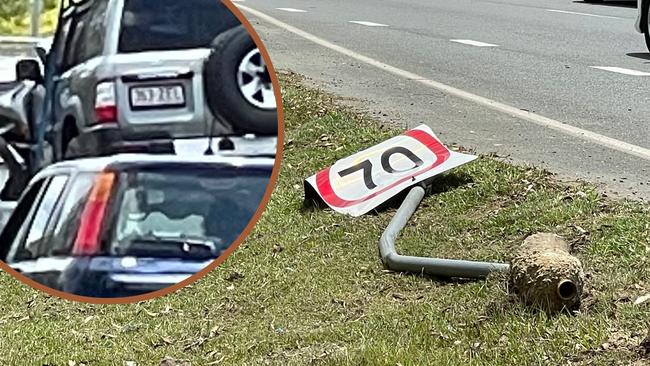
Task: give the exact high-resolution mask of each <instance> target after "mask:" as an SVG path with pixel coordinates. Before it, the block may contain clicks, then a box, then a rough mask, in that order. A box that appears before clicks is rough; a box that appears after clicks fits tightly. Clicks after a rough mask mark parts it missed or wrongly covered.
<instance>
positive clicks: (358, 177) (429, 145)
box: [306, 125, 476, 216]
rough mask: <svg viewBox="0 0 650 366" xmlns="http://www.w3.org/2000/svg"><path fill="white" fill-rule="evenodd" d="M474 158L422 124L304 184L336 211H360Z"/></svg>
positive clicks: (354, 156) (318, 174)
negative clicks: (451, 147) (448, 144)
mask: <svg viewBox="0 0 650 366" xmlns="http://www.w3.org/2000/svg"><path fill="white" fill-rule="evenodd" d="M474 159H476V156H473V155H467V154H461V153H458V152H454V151H451V150H449V149H447V148H446V147H445V146H444V145H443V144H442V142H440V140H438V138H437V137H436V135H435V134H434V133H433V131H431V129H430V128H429V127H428V126H426V125H420V126H419V127H417V128H415V129H412V130H410V131H407V132H406V133H404V134H403V135H401V136H396V137H393V138H391V139H389V140H386V141H384V142H382V143H380V144H378V145H375V146H373V147H371V148H368V149H366V150H363V151H361V152H358V153H356V154H354V155H352V156H349V157H347V158H344V159H341V160H339V161H337V162H336V163H334V165H332V166H331V167H329V168H326V169H323V170H321V171H320V172H318V173H316V174H315V175H313V176H311V177H309V178H307V180H306V183H307V185H308V186H311V187H312V188H313V189H314V190H315V191H316V193H317V194H318V196H319V197H320V198H321V199H322V200H323V201H324V202H325V203H326V204H327V205H328V206H329V207H331V208H332V209H333V210H334V211H336V212H339V213H344V214H348V215H351V216H361V215H363V214H365V213H367V212H369V211H371V210H372V209H374V208H376V207H377V206H379V205H380V204H382V203H383V202H386V201H387V200H388V199H390V198H391V197H393V196H395V195H397V194H399V193H400V192H402V191H403V190H405V189H406V188H409V187H412V186H414V185H416V184H417V183H420V182H422V181H424V180H426V179H429V178H431V177H433V176H436V175H438V174H441V173H444V172H446V171H449V170H451V169H453V168H456V167H458V166H461V165H463V164H466V163H468V162H470V161H472V160H474ZM307 185H306V187H307Z"/></svg>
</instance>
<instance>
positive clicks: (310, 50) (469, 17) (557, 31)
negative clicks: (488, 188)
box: [236, 0, 650, 200]
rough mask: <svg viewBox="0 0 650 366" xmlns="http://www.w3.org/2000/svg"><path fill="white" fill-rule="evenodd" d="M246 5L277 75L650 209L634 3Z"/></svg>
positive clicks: (647, 67)
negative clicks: (282, 72)
mask: <svg viewBox="0 0 650 366" xmlns="http://www.w3.org/2000/svg"><path fill="white" fill-rule="evenodd" d="M236 3H237V4H238V5H239V6H240V7H241V9H242V10H243V11H244V14H246V16H248V17H249V19H251V21H252V22H253V25H254V26H255V27H256V29H257V31H258V33H260V35H261V37H262V38H263V40H264V41H265V43H266V46H267V48H268V49H269V51H270V54H271V58H272V60H273V63H274V66H275V67H276V68H277V69H288V70H293V71H295V72H298V73H301V74H304V75H306V76H308V77H309V78H310V79H311V80H312V81H313V82H314V83H315V84H318V85H320V86H322V87H324V88H325V89H326V90H328V91H331V92H334V93H336V94H339V95H341V96H343V97H346V98H354V99H352V101H351V103H352V104H353V105H355V106H357V107H359V108H362V109H364V110H366V111H368V112H369V113H372V114H374V115H378V116H380V117H382V118H384V119H385V120H388V121H392V122H394V123H397V124H399V125H403V126H405V127H406V126H409V127H410V126H415V125H417V124H420V123H422V122H424V123H427V124H428V125H430V126H431V127H432V128H433V129H434V131H435V132H436V133H437V134H438V135H439V136H440V137H441V138H442V139H443V141H445V142H446V143H447V144H452V143H458V144H461V145H464V146H467V147H470V148H474V149H476V150H477V151H479V152H481V153H493V152H494V153H497V154H498V155H500V156H507V157H509V158H510V159H512V160H513V161H515V162H517V163H529V164H534V165H539V166H542V167H545V168H548V169H549V170H550V171H552V172H555V173H558V175H559V176H560V177H561V178H563V179H567V180H572V179H576V178H578V179H587V180H589V181H592V182H595V183H599V184H600V185H601V187H602V188H603V190H605V191H607V192H610V193H615V194H619V195H623V196H626V197H631V198H635V197H636V198H641V199H644V200H650V176H649V172H650V154H649V152H650V128H648V127H649V124H648V120H649V116H650V103H648V101H649V97H648V95H649V94H648V93H647V87H648V83H649V82H650V55H648V53H647V50H646V48H645V44H644V41H643V36H642V35H641V34H637V33H636V32H635V30H634V20H635V17H636V7H635V6H636V4H635V2H605V3H602V4H599V5H592V4H587V3H583V2H582V1H571V0H546V1H543V2H540V1H532V0H502V1H498V0H495V1H492V0H455V1H441V0H385V1H375V0H357V1H334V0H329V1H326V0H241V1H236ZM249 9H253V11H252V12H251V11H250V10H249ZM269 17H271V18H272V19H269ZM353 22H358V23H353ZM304 32H306V33H307V34H305V33H304ZM296 33H298V34H296ZM328 47H329V48H328ZM337 47H343V48H344V49H343V50H342V49H337ZM333 48H334V50H333ZM598 67H604V68H606V69H600V68H598ZM608 68H609V69H608ZM611 68H616V69H611ZM621 69H622V70H621ZM441 85H442V86H441ZM449 87H451V88H452V92H449V90H447V89H446V88H449ZM463 93H465V94H467V93H469V97H467V95H465V94H463ZM459 94H461V97H459ZM486 98H487V99H486ZM494 105H498V108H495V107H494ZM512 111H517V112H520V111H523V112H520V113H523V114H526V113H527V111H530V112H533V113H534V114H535V115H534V116H533V117H531V118H528V116H524V117H522V116H520V115H517V114H516V113H511V112H512ZM549 121H550V122H549ZM585 134H586V135H588V136H586V137H585ZM612 139H614V140H612Z"/></svg>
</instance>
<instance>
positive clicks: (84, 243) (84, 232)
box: [72, 172, 115, 255]
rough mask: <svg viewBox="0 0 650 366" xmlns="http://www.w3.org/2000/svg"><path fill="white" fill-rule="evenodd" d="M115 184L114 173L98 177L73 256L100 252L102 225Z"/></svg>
mask: <svg viewBox="0 0 650 366" xmlns="http://www.w3.org/2000/svg"><path fill="white" fill-rule="evenodd" d="M114 183H115V173H113V172H104V173H101V174H100V175H99V176H98V177H97V180H96V181H95V184H94V186H93V188H92V191H91V192H90V196H89V197H88V202H86V206H85V207H84V210H83V213H82V214H81V222H80V225H79V231H78V232H77V238H76V240H75V243H74V246H73V248H72V254H73V255H91V254H95V253H97V252H98V251H99V249H100V235H101V229H102V224H103V222H104V217H105V216H106V208H107V206H108V200H109V198H110V196H111V191H112V190H113V184H114Z"/></svg>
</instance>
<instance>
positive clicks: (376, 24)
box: [350, 20, 388, 27]
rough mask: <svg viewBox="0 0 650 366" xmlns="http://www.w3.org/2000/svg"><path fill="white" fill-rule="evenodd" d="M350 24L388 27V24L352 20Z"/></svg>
mask: <svg viewBox="0 0 650 366" xmlns="http://www.w3.org/2000/svg"><path fill="white" fill-rule="evenodd" d="M350 23H354V24H361V25H365V26H366V27H388V25H387V24H381V23H373V22H367V21H365V20H350Z"/></svg>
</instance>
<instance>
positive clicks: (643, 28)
mask: <svg viewBox="0 0 650 366" xmlns="http://www.w3.org/2000/svg"><path fill="white" fill-rule="evenodd" d="M649 24H650V1H649V0H637V16H636V22H635V24H634V26H635V28H636V31H637V32H639V33H643V35H644V36H645V44H646V46H647V47H648V50H650V25H649Z"/></svg>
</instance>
